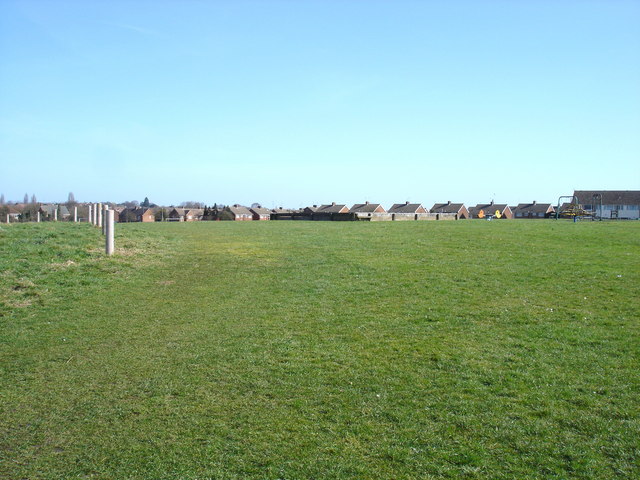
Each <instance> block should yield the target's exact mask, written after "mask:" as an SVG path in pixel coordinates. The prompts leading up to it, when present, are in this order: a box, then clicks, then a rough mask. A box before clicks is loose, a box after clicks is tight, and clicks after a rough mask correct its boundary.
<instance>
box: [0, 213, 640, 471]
mask: <svg viewBox="0 0 640 480" xmlns="http://www.w3.org/2000/svg"><path fill="white" fill-rule="evenodd" d="M102 242H103V240H102V237H101V235H100V233H99V231H98V230H97V229H95V228H92V227H91V226H89V225H87V224H77V225H74V224H68V223H67V224H64V223H58V224H53V223H46V224H45V223H42V224H24V225H12V226H8V227H7V226H1V227H0V478H3V479H4V478H7V479H23V478H24V479H40V478H42V479H67V478H87V479H88V478H92V479H93V478H95V479H184V480H196V479H198V480H204V479H207V478H211V479H218V478H219V479H252V478H255V479H274V480H275V479H306V478H318V479H319V478H323V479H324V478H340V479H342V478H345V479H346V478H358V479H361V478H362V479H367V478H371V479H378V478H385V479H405V478H406V479H410V478H412V479H428V478H486V479H513V478H540V479H542V478H545V479H546V478H562V479H565V478H593V479H607V478H638V477H640V466H639V458H640V440H639V439H640V413H639V412H640V401H639V399H640V361H639V360H640V358H639V357H640V341H639V312H640V222H628V223H622V222H621V223H606V222H603V223H600V222H596V223H590V222H582V223H577V224H574V223H571V222H563V221H560V222H555V221H494V222H486V221H459V222H406V223H359V222H354V223H351V222H349V223H342V222H264V223H259V222H251V223H233V222H207V223H204V222H203V223H194V224H171V223H166V224H149V225H147V224H145V225H142V224H127V225H118V226H117V235H116V242H117V249H118V251H117V254H116V255H115V256H114V257H111V258H106V257H104V256H103V255H102V248H101V247H102Z"/></svg>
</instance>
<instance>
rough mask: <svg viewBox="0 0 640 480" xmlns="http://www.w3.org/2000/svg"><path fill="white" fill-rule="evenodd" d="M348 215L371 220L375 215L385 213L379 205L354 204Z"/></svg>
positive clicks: (367, 203)
mask: <svg viewBox="0 0 640 480" xmlns="http://www.w3.org/2000/svg"><path fill="white" fill-rule="evenodd" d="M349 213H355V214H356V216H357V217H358V218H362V219H371V218H372V217H374V216H376V215H382V214H384V213H387V211H386V210H385V209H384V207H383V206H382V205H380V204H379V203H369V202H364V203H356V204H355V205H354V206H353V207H351V209H350V210H349Z"/></svg>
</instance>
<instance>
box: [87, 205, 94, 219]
mask: <svg viewBox="0 0 640 480" xmlns="http://www.w3.org/2000/svg"><path fill="white" fill-rule="evenodd" d="M92 209H93V207H92V206H91V205H89V216H88V217H87V221H88V222H89V223H93V218H91V214H92V213H93V212H92Z"/></svg>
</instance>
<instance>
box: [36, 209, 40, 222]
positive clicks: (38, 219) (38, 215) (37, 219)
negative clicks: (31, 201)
mask: <svg viewBox="0 0 640 480" xmlns="http://www.w3.org/2000/svg"><path fill="white" fill-rule="evenodd" d="M36 222H38V223H40V211H39V210H38V211H37V212H36Z"/></svg>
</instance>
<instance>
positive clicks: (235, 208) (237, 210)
mask: <svg viewBox="0 0 640 480" xmlns="http://www.w3.org/2000/svg"><path fill="white" fill-rule="evenodd" d="M225 210H226V211H227V212H229V213H231V215H232V216H233V220H234V221H236V222H246V221H251V220H253V213H251V210H249V209H248V208H247V207H243V206H242V205H238V204H235V205H231V206H229V207H225Z"/></svg>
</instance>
